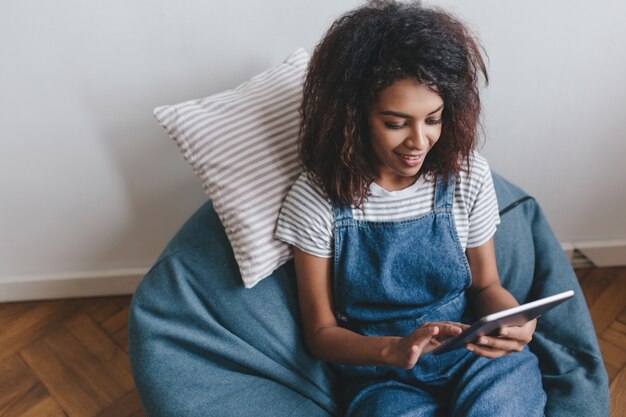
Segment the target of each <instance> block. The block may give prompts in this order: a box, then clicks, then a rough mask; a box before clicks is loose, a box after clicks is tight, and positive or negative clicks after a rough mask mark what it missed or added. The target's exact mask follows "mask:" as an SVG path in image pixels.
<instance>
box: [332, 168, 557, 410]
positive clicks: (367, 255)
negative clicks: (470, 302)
mask: <svg viewBox="0 0 626 417" xmlns="http://www.w3.org/2000/svg"><path fill="white" fill-rule="evenodd" d="M454 186H455V178H454V177H451V178H450V180H449V181H448V182H447V183H445V184H444V183H442V180H441V177H438V178H437V182H436V185H435V204H434V210H433V211H431V212H429V213H426V214H424V215H421V216H419V217H416V218H412V219H407V220H399V221H389V222H387V221H385V222H372V221H362V220H355V219H354V218H353V216H352V210H351V208H350V207H348V206H335V207H334V209H333V210H334V215H335V236H334V238H335V243H334V244H335V248H334V249H335V250H334V260H333V300H334V306H335V316H336V318H337V323H338V324H339V325H340V326H341V327H344V328H347V329H349V330H352V331H354V332H357V333H359V334H362V335H366V336H406V335H408V334H410V333H412V332H413V331H414V330H415V329H417V328H418V327H420V326H421V325H422V324H423V323H425V322H431V321H457V322H465V323H468V322H471V321H472V319H473V317H471V316H470V314H469V313H468V309H467V298H466V294H465V291H466V290H467V289H468V288H469V287H470V285H471V282H472V280H471V273H470V268H469V264H468V262H467V258H466V256H465V253H464V251H463V248H462V246H461V242H460V240H459V238H458V235H457V231H456V227H455V223H454V215H453V211H452V204H453V199H454ZM333 367H334V368H335V369H336V370H337V371H338V373H339V376H340V381H341V383H340V385H341V387H342V391H343V392H342V397H343V400H344V403H345V404H346V407H347V410H346V411H347V414H346V415H348V416H352V415H355V416H356V415H367V416H373V415H381V416H382V415H390V416H422V415H424V416H432V415H442V416H443V415H454V414H456V413H459V415H477V416H478V415H480V416H488V415H493V416H508V415H512V416H514V415H520V416H541V415H543V407H544V405H545V393H544V392H543V389H542V388H541V375H540V373H539V368H538V364H537V359H536V357H535V356H534V355H533V354H532V353H531V352H530V351H529V350H528V348H525V349H524V351H523V352H520V353H515V354H512V355H508V356H505V357H503V358H500V359H497V360H489V359H485V358H482V357H479V356H477V355H474V354H473V353H471V352H469V351H467V350H465V349H461V350H456V351H452V352H449V353H445V354H442V355H433V354H430V353H429V354H425V355H423V356H421V357H420V358H419V360H418V362H417V364H416V365H415V367H413V368H412V369H409V370H403V369H399V368H395V367H391V366H349V365H338V364H334V365H333ZM513 370H514V371H513ZM520 384H523V385H522V386H523V387H524V390H525V392H524V395H523V398H522V399H521V400H523V401H520V406H522V407H523V408H521V409H519V410H518V411H517V412H513V413H511V412H510V410H511V408H510V407H511V406H515V404H516V400H515V398H511V397H510V396H509V394H510V395H511V396H513V397H515V396H517V397H520V395H519V387H520ZM526 391H528V393H526ZM527 400H530V401H533V402H534V404H533V405H531V406H528V405H527Z"/></svg>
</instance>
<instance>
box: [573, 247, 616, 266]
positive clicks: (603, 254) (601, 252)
mask: <svg viewBox="0 0 626 417" xmlns="http://www.w3.org/2000/svg"><path fill="white" fill-rule="evenodd" d="M574 247H575V248H576V249H577V250H578V251H580V252H581V253H582V254H583V255H584V256H585V257H586V258H587V259H589V260H590V261H591V262H592V263H593V265H594V266H597V267H598V268H607V267H612V266H624V265H626V240H612V241H595V242H578V243H575V244H574Z"/></svg>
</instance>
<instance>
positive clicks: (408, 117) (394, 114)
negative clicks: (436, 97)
mask: <svg viewBox="0 0 626 417" xmlns="http://www.w3.org/2000/svg"><path fill="white" fill-rule="evenodd" d="M442 108H443V104H442V105H441V106H439V107H437V108H436V109H435V110H433V111H431V112H430V113H428V116H430V115H431V114H435V113H437V112H438V111H439V110H441V109H442ZM380 114H382V115H384V116H396V117H402V118H404V119H412V118H413V116H411V115H410V114H404V113H400V112H397V111H392V110H385V111H381V112H380Z"/></svg>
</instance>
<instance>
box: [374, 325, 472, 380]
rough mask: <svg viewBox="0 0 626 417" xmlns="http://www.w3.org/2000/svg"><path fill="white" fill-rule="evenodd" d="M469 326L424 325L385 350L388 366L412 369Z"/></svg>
mask: <svg viewBox="0 0 626 417" xmlns="http://www.w3.org/2000/svg"><path fill="white" fill-rule="evenodd" d="M467 327H469V325H467V324H462V323H455V322H431V323H424V324H423V325H422V326H421V327H420V328H418V329H417V330H415V331H414V332H413V333H411V334H410V335H408V336H405V337H394V338H392V339H391V340H390V342H389V344H388V345H387V346H385V349H384V350H383V358H384V360H385V363H386V364H387V365H391V366H395V367H397V368H401V369H411V368H413V367H414V366H415V364H416V363H417V360H418V359H419V357H420V356H421V355H423V354H425V353H428V352H430V351H431V350H433V349H434V348H436V347H437V346H439V345H440V344H441V342H443V341H444V340H445V339H448V338H450V337H454V336H457V335H459V334H461V332H462V331H463V330H465V329H466V328H467Z"/></svg>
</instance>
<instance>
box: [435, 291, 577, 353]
mask: <svg viewBox="0 0 626 417" xmlns="http://www.w3.org/2000/svg"><path fill="white" fill-rule="evenodd" d="M573 296H574V291H572V290H570V291H565V292H562V293H559V294H555V295H552V296H550V297H546V298H541V299H539V300H536V301H532V302H530V303H526V304H522V305H520V306H517V307H513V308H509V309H507V310H502V311H499V312H497V313H493V314H489V315H488V316H485V317H483V318H481V319H480V320H477V321H476V322H474V323H473V324H472V325H471V326H470V327H468V328H467V329H465V330H464V331H463V333H461V334H460V335H458V336H456V337H453V338H450V339H448V340H445V341H444V342H443V343H442V344H441V345H439V346H437V347H436V348H435V349H434V350H433V351H432V353H434V354H435V355H439V354H441V353H446V352H449V351H451V350H455V349H461V348H464V347H465V345H466V344H468V343H470V342H473V341H474V340H476V339H478V338H479V337H480V336H485V335H489V334H493V333H495V332H497V330H499V329H500V328H501V327H504V326H521V325H523V324H524V323H526V322H529V321H531V320H533V319H535V318H537V317H539V316H541V315H542V314H544V313H545V312H546V311H548V310H550V309H551V308H553V307H556V306H557V305H559V304H561V303H562V302H563V301H565V300H568V299H570V298H572V297H573Z"/></svg>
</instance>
